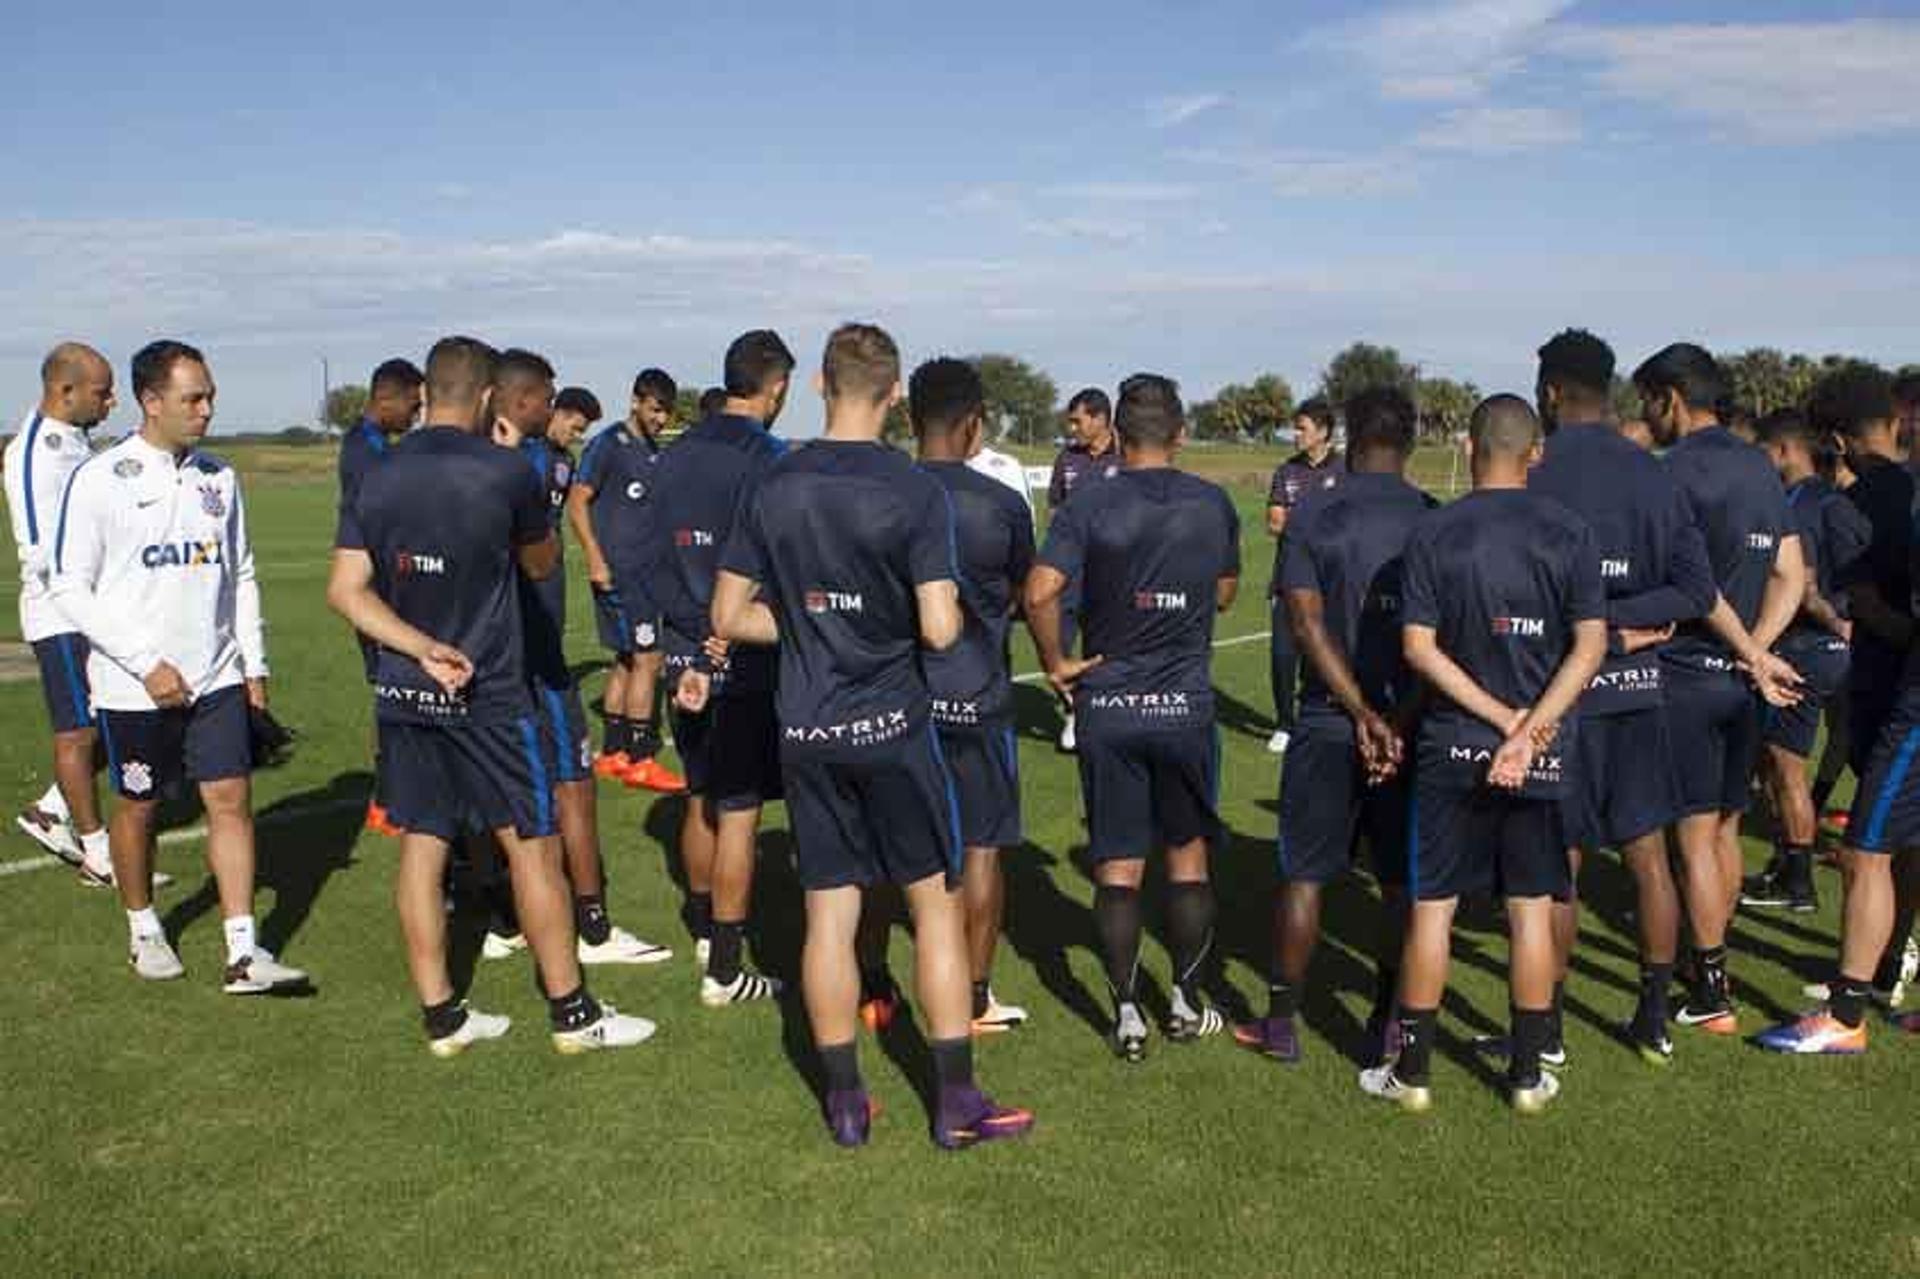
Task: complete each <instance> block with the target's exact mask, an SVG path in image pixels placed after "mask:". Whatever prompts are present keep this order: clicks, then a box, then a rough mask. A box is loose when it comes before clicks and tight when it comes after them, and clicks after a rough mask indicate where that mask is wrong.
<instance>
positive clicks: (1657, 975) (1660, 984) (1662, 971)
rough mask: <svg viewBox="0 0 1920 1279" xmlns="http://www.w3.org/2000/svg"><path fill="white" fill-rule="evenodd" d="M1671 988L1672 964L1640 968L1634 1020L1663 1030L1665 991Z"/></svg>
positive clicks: (1664, 1024) (1665, 1011)
mask: <svg viewBox="0 0 1920 1279" xmlns="http://www.w3.org/2000/svg"><path fill="white" fill-rule="evenodd" d="M1672 987H1673V965H1672V964H1642V965H1641V966H1640V1008H1639V1011H1638V1012H1637V1013H1636V1014H1635V1018H1634V1020H1636V1021H1641V1022H1646V1023H1648V1024H1649V1026H1650V1028H1652V1029H1655V1030H1664V1029H1665V1028H1666V1025H1667V991H1668V990H1670V989H1672Z"/></svg>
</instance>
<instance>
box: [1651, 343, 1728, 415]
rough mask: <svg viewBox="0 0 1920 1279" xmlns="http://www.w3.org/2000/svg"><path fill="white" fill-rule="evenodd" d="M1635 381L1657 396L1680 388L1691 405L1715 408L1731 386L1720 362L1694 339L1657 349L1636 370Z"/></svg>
mask: <svg viewBox="0 0 1920 1279" xmlns="http://www.w3.org/2000/svg"><path fill="white" fill-rule="evenodd" d="M1633 384H1634V385H1635V386H1636V387H1638V388H1639V389H1640V390H1641V391H1642V392H1648V391H1651V392H1652V393H1653V394H1655V395H1664V394H1665V393H1666V392H1668V391H1678V392H1679V393H1680V402H1681V403H1683V404H1685V405H1686V406H1687V407H1688V408H1690V409H1702V410H1715V411H1717V410H1718V409H1719V408H1720V405H1721V404H1722V402H1724V401H1725V400H1726V398H1727V395H1728V393H1729V391H1730V389H1731V387H1730V384H1729V383H1728V381H1727V375H1726V372H1725V370H1723V369H1722V368H1721V367H1720V361H1718V360H1716V359H1714V358H1713V353H1712V352H1710V351H1708V350H1707V348H1705V347H1704V346H1698V345H1696V344H1694V343H1692V342H1675V343H1674V344H1673V345H1672V346H1668V347H1663V348H1661V349H1660V350H1658V351H1656V352H1654V354H1653V355H1651V356H1649V357H1648V358H1647V361H1646V363H1644V364H1642V365H1641V366H1640V367H1639V368H1637V369H1635V370H1634V371H1633Z"/></svg>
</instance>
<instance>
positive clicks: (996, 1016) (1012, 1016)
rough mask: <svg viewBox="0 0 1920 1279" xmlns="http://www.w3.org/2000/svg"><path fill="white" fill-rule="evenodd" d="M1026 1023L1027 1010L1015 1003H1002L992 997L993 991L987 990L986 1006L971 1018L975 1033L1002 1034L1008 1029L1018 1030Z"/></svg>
mask: <svg viewBox="0 0 1920 1279" xmlns="http://www.w3.org/2000/svg"><path fill="white" fill-rule="evenodd" d="M1026 1024H1027V1010H1026V1009H1024V1008H1021V1007H1019V1006H1017V1005H1015V1004H1003V1003H1001V1002H1000V1001H999V1000H998V999H996V998H994V995H993V991H992V990H991V989H989V990H988V991H987V1007H986V1011H984V1012H982V1013H981V1014H980V1015H979V1016H978V1017H975V1018H974V1019H973V1033H974V1034H976V1035H1002V1034H1005V1033H1006V1032H1007V1031H1009V1030H1018V1029H1020V1027H1022V1026H1024V1025H1026Z"/></svg>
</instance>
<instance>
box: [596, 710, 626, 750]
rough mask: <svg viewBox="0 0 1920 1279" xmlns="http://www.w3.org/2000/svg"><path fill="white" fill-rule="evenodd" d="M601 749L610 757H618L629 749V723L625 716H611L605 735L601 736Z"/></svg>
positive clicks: (608, 719) (608, 717) (609, 716)
mask: <svg viewBox="0 0 1920 1279" xmlns="http://www.w3.org/2000/svg"><path fill="white" fill-rule="evenodd" d="M600 742H601V749H602V750H603V751H605V752H606V753H607V754H609V755H618V754H619V753H620V752H621V751H623V750H625V749H627V721H626V717H625V716H623V715H613V714H609V715H608V716H607V726H606V731H605V733H604V734H603V735H602V736H601V739H600Z"/></svg>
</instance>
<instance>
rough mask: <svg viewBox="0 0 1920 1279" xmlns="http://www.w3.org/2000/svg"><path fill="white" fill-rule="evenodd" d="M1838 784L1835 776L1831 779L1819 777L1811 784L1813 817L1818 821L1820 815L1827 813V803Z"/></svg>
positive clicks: (1838, 781) (1838, 780) (1838, 779)
mask: <svg viewBox="0 0 1920 1279" xmlns="http://www.w3.org/2000/svg"><path fill="white" fill-rule="evenodd" d="M1839 784H1840V778H1839V776H1838V775H1837V774H1836V775H1835V776H1833V777H1819V778H1815V779H1814V783H1813V815H1814V818H1815V820H1818V819H1819V817H1820V814H1822V813H1824V812H1826V811H1827V801H1828V800H1830V799H1832V798H1833V788H1834V787H1835V786H1838V785H1839Z"/></svg>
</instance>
